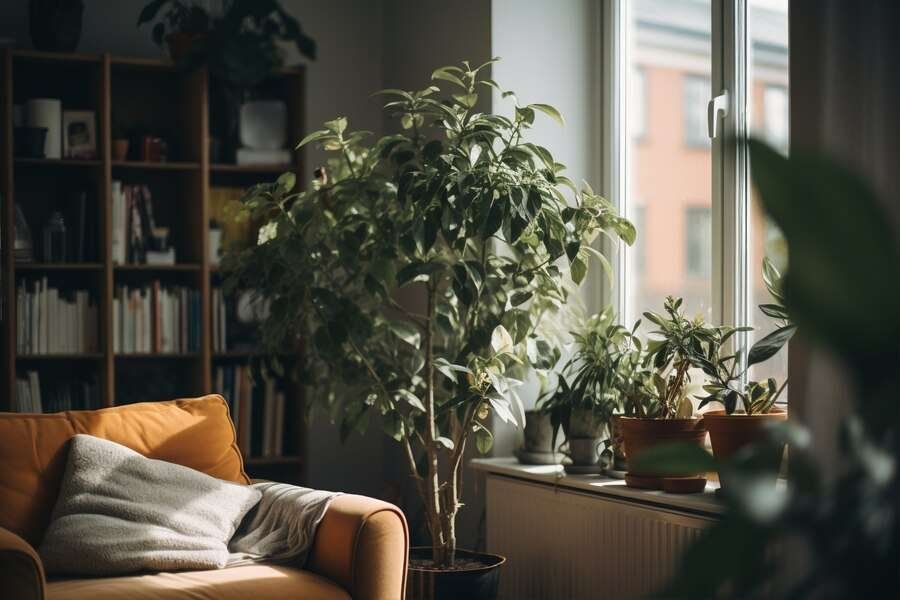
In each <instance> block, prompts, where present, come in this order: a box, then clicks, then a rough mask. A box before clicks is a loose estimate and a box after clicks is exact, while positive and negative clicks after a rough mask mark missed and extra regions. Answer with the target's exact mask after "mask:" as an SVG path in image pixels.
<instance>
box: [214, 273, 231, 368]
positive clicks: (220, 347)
mask: <svg viewBox="0 0 900 600" xmlns="http://www.w3.org/2000/svg"><path fill="white" fill-rule="evenodd" d="M211 296H212V297H211V299H210V301H211V303H212V351H213V352H227V351H228V304H226V303H225V293H224V292H223V291H222V288H219V287H216V288H213V289H212V294H211ZM229 304H230V303H229Z"/></svg>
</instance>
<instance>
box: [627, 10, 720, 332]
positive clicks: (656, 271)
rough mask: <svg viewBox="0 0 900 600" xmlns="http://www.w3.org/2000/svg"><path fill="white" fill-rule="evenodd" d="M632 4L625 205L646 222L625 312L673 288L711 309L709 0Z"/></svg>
mask: <svg viewBox="0 0 900 600" xmlns="http://www.w3.org/2000/svg"><path fill="white" fill-rule="evenodd" d="M628 6H629V11H630V14H629V19H630V23H629V27H630V30H629V36H630V40H631V46H630V49H629V53H628V58H627V60H628V61H629V64H628V65H626V67H627V68H626V69H624V72H625V73H628V74H629V85H628V97H627V108H626V111H627V114H628V120H627V121H628V123H627V126H628V129H629V131H628V135H627V136H626V139H627V140H628V143H629V144H630V146H629V148H628V169H629V173H628V202H627V205H628V215H629V218H631V219H633V220H634V221H635V222H636V223H638V224H639V225H640V226H639V228H638V240H637V242H636V247H634V248H633V249H632V250H631V251H630V255H629V260H628V273H627V275H626V286H625V289H626V306H625V311H624V312H625V314H624V317H625V319H627V320H634V319H636V318H638V317H640V315H641V313H642V312H643V311H645V310H647V309H654V310H657V311H659V310H661V309H662V303H663V299H664V298H665V297H666V296H667V295H670V294H671V295H675V296H682V297H683V298H684V301H685V304H684V305H685V311H686V313H687V314H689V315H691V316H694V315H697V314H700V315H702V316H703V317H704V318H706V319H710V318H711V316H712V310H711V308H712V307H711V304H712V287H711V283H710V263H711V257H712V247H711V239H712V224H711V219H710V206H711V201H710V200H711V188H712V181H711V157H710V144H709V140H708V138H707V132H706V105H707V102H708V101H709V97H710V73H711V58H710V48H711V45H710V23H711V20H712V19H711V12H710V3H709V0H705V1H704V0H634V1H630V2H629V3H628ZM635 73H639V74H640V75H635ZM635 112H637V113H639V115H640V116H636V115H635Z"/></svg>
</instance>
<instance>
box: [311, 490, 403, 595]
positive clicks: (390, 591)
mask: <svg viewBox="0 0 900 600" xmlns="http://www.w3.org/2000/svg"><path fill="white" fill-rule="evenodd" d="M408 556H409V532H408V530H407V526H406V518H405V517H404V516H403V512H402V511H401V510H400V509H399V508H397V507H396V506H394V505H393V504H388V503H387V502H382V501H381V500H375V499H374V498H367V497H365V496H354V495H351V494H346V495H342V496H338V497H337V498H335V499H334V500H332V502H331V504H330V505H329V507H328V511H327V512H326V513H325V517H324V518H323V519H322V522H321V523H320V524H319V528H318V530H317V531H316V538H315V540H314V541H313V548H312V553H311V554H310V556H309V563H308V565H307V566H308V568H309V569H310V570H312V571H315V572H316V573H319V574H320V575H324V576H325V577H328V578H329V579H331V580H333V581H334V582H336V583H338V584H340V585H341V586H342V587H343V588H344V589H346V590H347V591H348V592H349V593H350V596H351V597H352V598H353V600H398V599H400V598H403V597H404V596H405V594H406V567H407V559H408Z"/></svg>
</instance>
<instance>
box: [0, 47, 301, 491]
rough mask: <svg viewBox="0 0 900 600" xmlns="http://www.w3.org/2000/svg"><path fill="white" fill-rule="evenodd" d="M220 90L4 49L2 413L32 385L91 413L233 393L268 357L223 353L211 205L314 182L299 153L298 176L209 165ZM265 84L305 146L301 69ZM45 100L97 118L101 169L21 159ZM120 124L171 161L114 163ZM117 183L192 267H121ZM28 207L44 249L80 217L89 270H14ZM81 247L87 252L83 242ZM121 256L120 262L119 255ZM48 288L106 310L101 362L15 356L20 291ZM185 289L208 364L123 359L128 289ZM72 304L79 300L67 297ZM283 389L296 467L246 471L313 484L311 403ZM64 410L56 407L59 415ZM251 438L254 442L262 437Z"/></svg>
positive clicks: (184, 75)
mask: <svg viewBox="0 0 900 600" xmlns="http://www.w3.org/2000/svg"><path fill="white" fill-rule="evenodd" d="M217 85H218V84H217V83H216V82H214V81H212V82H211V81H210V78H209V76H208V74H207V73H206V71H205V70H202V69H199V70H192V71H191V70H184V69H182V68H179V67H177V66H176V65H174V64H172V62H171V61H168V60H156V59H146V58H129V57H117V56H112V55H109V54H68V53H52V52H39V51H33V50H15V49H8V48H7V49H0V211H2V212H0V281H2V284H3V285H2V288H0V293H2V298H0V305H2V307H3V310H2V311H0V411H6V410H15V407H16V405H17V388H18V386H19V384H20V383H22V381H23V379H28V378H30V377H34V376H39V377H40V378H46V379H47V383H48V385H47V388H46V389H50V388H52V387H53V384H55V383H58V382H63V380H65V382H66V383H67V385H70V387H71V389H73V390H75V391H76V392H79V391H80V390H81V389H82V388H84V387H85V386H91V393H92V394H93V395H92V396H91V398H93V400H91V403H90V404H88V407H100V406H116V405H120V404H125V403H130V402H139V401H144V400H153V399H162V398H176V397H182V398H183V397H189V396H199V395H202V394H207V393H214V392H222V391H223V390H222V389H218V388H219V387H220V386H221V383H220V381H217V376H218V374H219V371H220V370H221V369H224V370H227V371H228V372H229V373H234V372H235V370H236V369H237V368H241V369H244V370H245V371H244V373H245V374H246V373H248V372H249V370H248V363H250V362H251V361H252V360H253V359H254V358H255V357H256V356H257V353H256V352H253V351H230V352H214V351H213V348H214V346H213V337H214V335H213V323H212V320H213V306H212V305H213V301H212V298H213V296H215V295H216V294H217V293H218V292H217V289H216V287H215V285H216V281H217V267H216V266H215V265H214V264H213V263H212V261H211V260H210V248H209V231H208V224H209V221H210V219H211V218H213V217H214V216H215V213H214V212H213V209H212V207H213V203H214V202H216V201H217V198H218V196H217V197H213V193H211V189H215V190H216V191H215V194H220V192H219V191H218V190H219V188H231V191H232V192H235V193H237V194H240V193H241V190H242V189H245V188H246V187H248V186H249V185H252V184H253V183H256V182H258V181H264V180H270V179H271V177H272V176H273V175H277V174H280V173H282V172H284V171H288V170H290V171H293V172H295V173H298V174H303V173H305V167H304V163H303V153H302V152H295V153H293V162H292V164H290V165H235V164H220V163H215V164H212V163H211V161H210V137H211V131H210V129H211V127H210V123H211V122H213V123H218V122H219V121H221V116H222V115H221V114H219V113H217V112H216V111H217V110H220V109H221V106H219V105H217V102H218V101H219V100H217V96H216V94H217ZM265 85H266V86H268V87H267V88H266V89H267V93H268V91H270V90H269V88H271V90H274V93H275V94H276V96H275V97H279V98H282V99H283V100H284V101H285V103H286V105H287V106H288V110H289V113H288V132H287V134H288V139H289V140H291V141H295V140H299V139H301V138H302V137H303V136H304V135H305V134H306V130H305V126H304V123H303V114H304V105H305V71H304V69H303V68H290V69H282V70H280V71H279V72H278V73H276V74H275V75H274V76H273V78H272V79H271V80H270V81H268V82H266V84H265ZM37 97H47V98H59V99H60V100H62V104H63V108H64V109H66V110H75V109H77V110H92V111H94V113H95V115H96V134H97V158H96V159H94V160H76V159H46V158H44V159H36V158H21V157H16V156H15V153H14V143H13V142H14V140H13V127H12V122H13V112H14V111H13V108H14V105H18V104H24V103H25V102H26V101H27V100H28V99H29V98H37ZM216 117H218V119H217V118H216ZM114 120H115V122H116V123H117V124H120V125H123V126H124V127H126V128H128V127H133V126H135V125H140V126H142V127H144V128H145V129H146V130H147V131H150V132H152V133H153V135H159V136H160V137H162V138H163V139H165V140H166V142H168V145H169V152H170V153H169V157H170V159H172V160H170V161H169V162H145V161H139V160H122V161H118V160H113V159H112V138H113V121H114ZM157 132H158V133H157ZM216 137H221V134H217V136H216ZM132 150H134V144H132ZM129 158H133V157H129ZM176 159H177V160H176ZM113 181H121V182H122V185H143V186H147V187H148V188H150V191H151V194H152V197H153V203H154V206H153V208H154V216H155V224H156V225H157V226H159V227H168V228H169V238H168V239H169V243H170V244H171V245H172V246H174V248H175V250H176V254H177V257H178V258H179V259H180V260H181V261H183V262H180V263H177V264H175V265H147V264H119V263H117V262H115V261H116V260H122V259H121V258H118V254H114V252H113V237H114V232H116V233H118V231H119V230H118V229H116V227H118V226H119V225H117V224H116V223H117V222H116V221H115V220H114V216H115V213H114V212H113V205H114V202H113V192H112V187H113ZM72 193H82V194H85V193H86V194H87V200H86V201H83V202H84V204H82V205H78V204H73V197H72V196H71V194H72ZM17 204H18V205H19V207H20V208H21V209H22V211H23V212H24V213H25V218H26V220H27V221H28V225H29V228H30V229H31V232H32V238H33V242H34V244H35V246H36V247H37V248H40V247H41V246H40V242H41V231H42V228H43V225H44V223H46V222H47V218H48V216H49V214H50V211H52V210H53V209H54V207H55V206H63V207H66V208H65V209H66V210H72V209H73V208H74V207H78V206H83V207H84V208H82V209H81V210H82V211H84V212H83V214H85V215H86V216H85V221H84V222H85V223H86V231H87V233H86V234H85V239H87V240H89V241H90V243H91V244H92V245H91V246H89V247H87V248H86V249H85V250H84V252H85V258H86V259H87V260H86V262H50V263H43V262H28V263H16V262H15V254H14V252H13V247H12V246H13V245H12V240H13V239H14V238H15V236H14V223H15V216H16V213H15V207H16V205H17ZM215 206H218V205H217V204H216V205H215ZM66 219H67V223H66V224H67V226H69V227H70V228H71V230H72V231H76V228H75V227H74V225H73V224H74V223H77V222H78V221H77V220H74V219H71V218H70V217H69V214H68V213H66ZM73 241H76V243H77V238H76V239H75V240H73ZM117 250H118V251H121V246H117ZM39 256H40V254H38V257H39ZM71 256H78V255H77V254H72V255H71ZM114 258H115V260H114ZM44 278H46V279H47V280H48V281H49V284H50V286H51V287H55V288H58V289H59V290H60V291H61V292H65V293H66V294H68V293H69V292H71V291H73V290H86V291H88V292H89V293H90V299H91V301H92V302H93V303H94V304H93V306H95V307H96V315H97V318H96V320H97V323H96V326H97V337H98V339H97V340H96V342H97V343H96V345H95V346H91V347H89V349H91V350H92V351H91V352H90V353H79V354H20V353H18V352H17V347H21V346H18V345H17V339H18V337H17V334H18V333H22V332H18V331H17V329H18V328H19V327H22V325H21V324H20V319H23V318H25V317H26V316H27V314H23V315H19V314H17V310H18V309H17V302H16V301H17V290H16V288H17V282H21V283H22V285H29V284H31V285H34V283H33V282H32V280H43V279H44ZM157 281H158V282H159V284H158V286H159V287H158V288H157V287H156V286H157ZM173 286H174V287H173ZM178 287H181V288H187V289H188V290H189V291H191V292H192V293H196V294H197V297H199V308H198V309H195V312H194V313H193V314H192V315H191V316H190V317H189V318H188V321H189V323H190V324H192V325H193V326H194V327H195V329H194V335H196V336H198V338H196V339H199V349H198V351H196V352H194V351H193V348H194V347H196V346H188V347H190V348H191V349H192V351H191V352H179V353H168V352H166V353H159V352H149V353H133V352H127V353H123V352H116V348H119V346H118V342H119V341H121V338H118V337H116V336H117V335H121V334H122V331H123V330H122V329H120V328H121V326H122V322H123V321H121V318H122V317H121V315H122V313H120V312H118V310H117V309H116V307H117V306H118V307H120V308H119V310H121V306H122V304H121V302H122V297H121V296H120V295H119V290H121V289H130V290H131V291H135V290H138V291H141V290H145V289H150V290H151V295H152V293H153V292H152V290H155V289H162V290H164V291H166V290H168V291H171V290H172V289H177V288H178ZM66 300H67V301H69V297H68V296H67V297H66ZM23 310H24V309H23ZM50 314H54V313H52V312H51V313H50ZM229 314H230V313H229ZM169 317H171V315H170V316H169ZM165 318H166V317H159V316H158V315H154V316H153V319H152V322H153V323H154V325H152V327H154V329H148V328H147V326H146V325H145V326H144V330H143V332H144V333H143V335H144V336H146V335H147V332H148V331H152V332H153V333H154V334H156V333H157V330H156V329H155V327H157V325H156V323H157V322H158V321H157V319H163V320H164V319H165ZM225 318H226V319H229V318H232V317H231V316H228V315H226V317H225ZM169 323H172V321H169ZM228 326H229V327H231V324H230V323H229V325H228ZM26 331H27V330H26ZM176 331H177V330H176ZM182 331H183V330H182ZM117 332H118V333H117ZM198 332H199V333H198ZM26 338H27V335H26ZM144 339H146V338H144ZM170 341H171V340H170ZM114 342H116V343H114ZM125 347H126V348H128V349H129V350H130V349H131V347H130V346H125ZM139 347H140V346H139ZM153 347H154V348H159V346H156V345H154V346H153ZM162 347H165V346H162ZM175 347H176V348H178V347H179V346H175ZM94 348H97V350H94ZM214 373H215V375H216V376H214ZM235 381H236V380H235ZM234 383H235V382H234V381H232V382H230V385H234ZM277 385H278V390H277V392H278V394H279V397H282V396H283V398H284V401H283V402H282V401H281V399H280V398H279V406H283V411H284V420H283V427H284V438H283V439H282V441H283V442H284V445H283V447H282V448H281V451H282V452H283V453H284V454H285V456H277V457H265V456H253V457H251V458H249V459H248V461H247V464H248V471H250V472H251V474H253V470H254V469H258V471H257V472H258V473H260V474H265V475H266V476H271V477H275V476H277V477H278V478H280V479H281V480H283V481H290V482H296V483H302V482H303V481H304V468H305V465H304V461H303V460H302V455H303V452H304V447H305V439H306V438H305V436H306V429H305V425H304V424H303V414H304V411H303V409H302V407H303V391H302V388H300V387H299V386H298V385H296V384H294V383H291V382H288V381H279V382H278V384H277ZM41 387H42V390H43V389H45V388H43V386H41ZM253 389H255V388H253ZM256 405H257V406H260V405H261V404H260V403H256ZM53 406H55V405H54V404H53V401H52V399H51V400H50V402H49V403H48V409H49V408H50V407H53ZM79 406H80V405H79ZM278 422H279V423H281V422H282V421H281V420H279V421H278ZM253 436H254V439H256V437H255V436H256V434H255V433H254V434H253ZM276 438H277V436H276ZM245 441H246V435H245ZM254 452H255V451H254Z"/></svg>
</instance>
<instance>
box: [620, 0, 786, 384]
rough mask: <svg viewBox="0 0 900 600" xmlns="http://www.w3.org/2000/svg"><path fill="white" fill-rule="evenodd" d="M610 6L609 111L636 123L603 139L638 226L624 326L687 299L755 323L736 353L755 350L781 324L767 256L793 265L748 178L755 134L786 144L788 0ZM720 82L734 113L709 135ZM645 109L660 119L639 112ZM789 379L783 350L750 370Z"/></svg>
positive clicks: (728, 318)
mask: <svg viewBox="0 0 900 600" xmlns="http://www.w3.org/2000/svg"><path fill="white" fill-rule="evenodd" d="M604 6H605V16H604V19H603V23H604V27H605V28H607V29H605V30H604V32H603V33H604V39H607V40H610V42H609V46H608V47H607V51H608V52H609V53H610V56H612V57H614V59H615V60H616V61H618V62H616V63H615V68H611V69H608V70H607V71H606V72H607V73H610V77H611V78H612V79H611V80H610V81H609V82H607V85H606V86H605V89H607V90H610V93H611V94H612V97H611V98H609V99H608V100H609V102H608V106H610V109H609V110H608V113H607V115H606V119H607V124H608V129H609V130H610V131H617V128H616V126H617V124H618V123H625V124H626V127H627V129H628V130H627V131H625V132H624V134H623V135H615V136H611V137H610V138H609V139H608V140H606V144H607V148H608V150H607V152H606V153H605V156H607V160H608V163H607V165H606V168H607V169H608V172H609V173H610V181H609V184H608V187H609V189H610V190H611V195H612V197H613V199H614V200H615V202H616V203H617V204H618V205H619V206H620V208H621V209H622V210H623V211H624V213H625V214H626V215H627V216H628V217H629V218H630V219H632V220H633V221H635V222H636V223H637V226H638V239H637V242H636V243H635V244H634V245H633V246H632V247H630V248H627V249H624V255H625V258H624V260H621V261H620V263H619V264H620V265H621V266H622V268H621V269H620V271H619V275H618V277H619V278H618V281H617V282H616V283H615V285H614V286H613V287H612V294H613V300H614V302H616V305H617V309H618V312H619V314H620V315H621V318H622V321H623V322H624V323H626V324H630V323H633V322H634V321H635V320H636V319H638V318H640V316H641V314H642V313H643V311H645V310H647V309H651V308H652V309H655V310H659V309H660V308H661V307H662V302H663V299H664V298H665V296H667V295H673V296H679V297H682V298H683V299H684V303H683V306H684V310H685V313H686V314H688V315H690V316H697V315H699V316H702V317H703V318H704V319H706V320H707V321H708V322H711V323H715V324H723V325H729V326H735V327H737V326H744V325H751V326H753V327H754V328H755V331H753V332H751V333H747V334H743V333H741V334H738V335H735V336H734V338H733V341H734V345H735V349H738V348H741V347H743V348H748V347H749V346H750V345H751V344H752V343H753V342H754V341H755V340H758V339H760V338H761V337H762V336H764V335H766V334H767V333H768V332H769V331H771V330H772V327H773V326H774V324H773V323H772V320H771V319H770V318H768V317H767V316H766V315H765V314H763V313H762V312H761V311H760V310H759V308H758V305H759V304H764V303H768V302H769V301H770V299H769V296H768V291H767V290H766V288H765V285H764V282H763V280H762V263H763V259H764V258H766V257H768V258H770V259H772V260H773V261H774V262H775V263H776V264H778V265H779V266H783V265H784V263H785V260H786V256H785V251H784V240H783V238H782V237H781V234H780V232H778V231H777V229H776V228H775V227H773V226H772V224H771V223H769V222H768V220H767V219H766V217H765V215H764V214H763V212H762V211H761V209H760V206H759V202H758V201H757V199H756V198H755V195H754V191H753V189H752V186H751V185H750V165H749V161H748V158H747V153H746V145H745V142H746V140H747V139H748V136H751V135H753V136H756V137H759V138H763V139H765V140H767V141H768V142H769V143H770V144H772V145H773V146H775V147H776V148H780V149H782V150H783V151H787V148H788V141H789V140H788V137H789V130H790V128H789V116H790V115H789V90H790V86H789V77H788V65H789V60H788V59H789V46H788V0H730V1H729V2H712V1H711V0H665V2H663V1H662V0H608V2H607V3H605V4H604ZM617 78H621V80H618V81H617ZM628 78H633V79H635V80H636V81H634V82H628V81H626V80H627V79H628ZM647 82H652V85H647ZM637 90H641V91H642V97H639V93H638V91H637ZM713 90H719V91H727V93H728V95H729V100H728V108H729V110H728V114H727V115H726V116H724V117H723V118H722V119H720V121H719V122H718V123H717V124H718V125H719V127H718V130H719V131H720V132H721V133H720V135H718V136H717V137H716V138H715V139H714V140H712V141H711V140H710V139H709V136H708V133H709V132H708V123H707V106H708V103H709V102H710V100H711V99H712V96H713ZM647 107H652V111H651V112H652V114H653V118H652V119H647V118H645V117H643V116H642V115H644V111H647ZM623 111H624V114H622V113H623ZM635 111H637V112H638V114H637V115H634V114H632V113H633V112H635ZM735 140H736V141H737V143H734V142H735ZM638 141H639V143H638ZM622 247H624V246H622ZM786 376H787V348H784V349H782V351H781V352H780V353H779V354H778V355H777V356H776V357H773V358H772V359H770V360H768V361H766V362H765V363H763V364H761V365H755V366H754V367H753V368H752V369H751V370H750V372H749V377H751V378H753V379H756V380H760V379H765V378H767V377H774V378H776V380H778V381H779V382H780V381H783V380H784V379H785V378H786ZM782 397H784V396H782Z"/></svg>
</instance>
